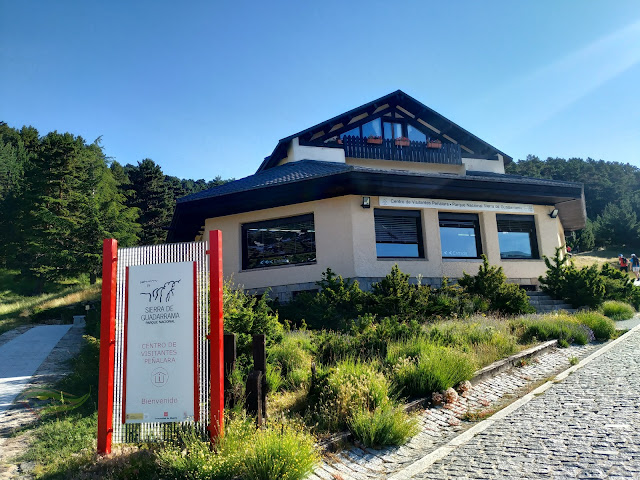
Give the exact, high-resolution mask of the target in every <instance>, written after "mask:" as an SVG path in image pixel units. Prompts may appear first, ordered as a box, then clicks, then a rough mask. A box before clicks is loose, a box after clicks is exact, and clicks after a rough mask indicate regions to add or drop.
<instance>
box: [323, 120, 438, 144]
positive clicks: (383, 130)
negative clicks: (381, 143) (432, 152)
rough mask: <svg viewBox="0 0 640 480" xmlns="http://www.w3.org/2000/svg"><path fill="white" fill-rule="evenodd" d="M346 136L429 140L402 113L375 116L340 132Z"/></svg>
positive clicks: (414, 140) (413, 140)
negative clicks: (368, 120)
mask: <svg viewBox="0 0 640 480" xmlns="http://www.w3.org/2000/svg"><path fill="white" fill-rule="evenodd" d="M344 137H360V138H369V137H382V138H384V139H385V140H395V139H396V138H402V137H406V138H408V139H409V140H410V141H412V142H423V143H425V142H427V140H428V139H427V135H426V134H425V133H424V132H422V131H420V130H419V129H418V128H416V127H414V126H413V125H411V124H409V123H408V122H407V120H406V119H404V117H402V115H400V114H397V113H396V114H395V115H392V114H391V113H388V114H386V115H384V116H383V117H381V118H375V119H373V120H371V121H370V122H367V123H363V124H362V125H360V126H359V127H355V128H352V129H351V130H349V131H347V132H344V133H342V134H340V138H341V139H342V138H344ZM336 140H337V137H331V138H329V139H327V140H325V142H335V141H336Z"/></svg>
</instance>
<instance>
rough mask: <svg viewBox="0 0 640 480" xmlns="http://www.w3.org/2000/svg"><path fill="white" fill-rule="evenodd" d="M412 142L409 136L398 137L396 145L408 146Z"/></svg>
mask: <svg viewBox="0 0 640 480" xmlns="http://www.w3.org/2000/svg"><path fill="white" fill-rule="evenodd" d="M410 144H411V142H410V141H409V139H408V138H407V137H398V138H396V146H398V147H408V146H409V145H410Z"/></svg>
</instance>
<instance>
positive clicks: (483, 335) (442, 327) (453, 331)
mask: <svg viewBox="0 0 640 480" xmlns="http://www.w3.org/2000/svg"><path fill="white" fill-rule="evenodd" d="M426 335H427V337H428V338H429V340H430V341H431V342H433V343H436V344H438V345H442V346H446V347H452V348H456V349H459V350H462V351H464V352H467V353H472V354H473V356H474V357H475V363H476V365H477V366H478V367H479V368H480V367H484V366H486V365H489V364H491V363H493V362H495V361H496V360H500V359H502V358H505V357H508V356H509V355H513V354H514V353H516V352H518V351H519V350H521V348H522V347H521V346H520V345H518V341H517V338H516V337H515V336H514V334H513V332H512V331H511V329H510V327H509V324H508V322H507V321H505V319H503V318H498V317H486V316H475V317H471V318H469V319H464V320H449V321H444V322H440V323H437V324H434V325H430V326H428V327H427V328H426Z"/></svg>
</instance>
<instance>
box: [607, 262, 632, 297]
mask: <svg viewBox="0 0 640 480" xmlns="http://www.w3.org/2000/svg"><path fill="white" fill-rule="evenodd" d="M600 276H602V277H603V281H604V298H605V299H606V300H619V301H622V302H626V301H628V300H629V299H630V298H631V296H632V292H633V281H632V280H631V278H629V275H628V274H627V272H622V271H620V270H618V269H617V268H614V267H612V266H611V265H609V264H608V263H605V264H603V265H602V269H601V270H600Z"/></svg>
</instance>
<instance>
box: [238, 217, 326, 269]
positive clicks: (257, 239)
mask: <svg viewBox="0 0 640 480" xmlns="http://www.w3.org/2000/svg"><path fill="white" fill-rule="evenodd" d="M315 261H316V231H315V228H314V225H313V214H309V215H299V216H297V217H288V218H278V219H275V220H267V221H265V222H256V223H247V224H244V225H242V268H243V269H245V270H246V269H250V268H263V267H273V266H277V265H296V264H304V263H313V262H315Z"/></svg>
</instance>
